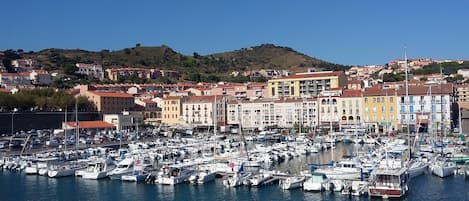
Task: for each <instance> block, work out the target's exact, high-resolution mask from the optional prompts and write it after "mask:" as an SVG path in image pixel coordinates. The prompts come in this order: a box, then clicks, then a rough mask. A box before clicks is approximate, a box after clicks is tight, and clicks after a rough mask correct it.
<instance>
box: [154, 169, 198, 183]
mask: <svg viewBox="0 0 469 201" xmlns="http://www.w3.org/2000/svg"><path fill="white" fill-rule="evenodd" d="M193 173H194V170H193V169H192V168H190V167H189V166H187V165H180V164H176V165H170V166H166V167H163V168H162V170H161V172H159V173H158V177H157V178H156V179H157V181H156V182H157V183H160V184H165V185H175V184H179V183H182V182H184V181H186V180H187V179H188V178H189V177H190V176H191V175H192V174H193Z"/></svg>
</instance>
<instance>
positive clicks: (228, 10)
mask: <svg viewBox="0 0 469 201" xmlns="http://www.w3.org/2000/svg"><path fill="white" fill-rule="evenodd" d="M1 4H2V6H1V7H2V9H0V18H1V23H0V25H1V27H2V28H1V29H0V50H6V49H23V50H25V51H30V50H32V51H38V50H41V49H45V48H65V49H77V48H78V49H85V50H93V51H100V50H103V49H108V50H119V49H123V48H126V47H133V46H135V44H137V43H140V44H141V45H142V46H160V45H167V46H169V47H171V48H173V49H174V50H175V51H177V52H180V53H183V54H186V55H192V53H194V52H197V53H199V54H202V55H207V54H212V53H218V52H226V51H232V50H237V49H240V48H245V47H251V46H257V45H260V44H264V43H271V44H275V45H279V46H288V47H291V48H293V49H295V50H297V51H299V52H301V53H304V54H306V55H309V56H312V57H315V58H319V59H322V60H326V61H330V62H334V63H339V64H346V65H371V64H385V63H386V62H388V61H391V60H394V59H398V58H403V57H404V47H406V49H407V55H408V57H409V58H417V57H425V58H434V59H469V11H468V8H469V1H465V0H451V1H436V0H435V1H433V0H393V1H379V0H378V1H377V0H368V1H367V0H356V1H349V0H342V1H339V0H304V1H303V0H291V1H285V0H232V1H229V0H186V1H182V0H167V1H163V0H148V1H144V0H132V1H129V0H79V1H73V0H41V1H38V0H15V1H3V2H2V3H1Z"/></svg>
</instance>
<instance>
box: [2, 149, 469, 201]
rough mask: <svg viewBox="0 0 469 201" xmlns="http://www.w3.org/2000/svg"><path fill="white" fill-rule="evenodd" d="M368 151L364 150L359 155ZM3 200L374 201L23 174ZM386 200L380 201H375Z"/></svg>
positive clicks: (450, 188) (452, 187)
mask: <svg viewBox="0 0 469 201" xmlns="http://www.w3.org/2000/svg"><path fill="white" fill-rule="evenodd" d="M367 149H368V147H366V146H359V147H358V150H359V151H367ZM355 151H356V149H355V148H354V147H353V145H338V146H337V148H336V149H334V157H335V159H336V160H337V159H338V158H341V157H342V156H343V155H353V154H354V152H355ZM330 159H331V153H330V151H325V152H324V153H321V154H312V155H309V156H306V157H304V156H303V157H299V158H296V159H293V160H290V161H288V162H287V163H283V164H280V165H279V166H278V169H282V170H289V171H290V172H297V171H299V170H306V169H308V168H309V164H311V163H327V162H330ZM468 189H469V180H467V179H464V177H462V176H451V177H448V178H445V179H441V178H438V177H436V176H432V175H430V174H429V173H427V175H424V176H420V177H417V178H416V179H413V180H412V181H411V182H410V192H409V194H408V196H407V197H405V198H404V199H402V200H409V201H433V200H435V201H436V200H445V201H446V200H449V201H464V200H468V201H469V191H468ZM0 196H1V197H0V200H1V201H10V200H11V201H16V200H34V201H36V200H40V201H42V200H44V201H49V200H87V201H88V200H90V201H101V200H113V201H114V200H115V201H121V200H122V201H124V200H125V201H126V200H181V201H186V200H210V201H212V200H213V201H215V200H226V201H237V200H272V201H280V200H282V201H283V200H331V201H332V200H356V201H359V200H360V201H361V200H370V199H369V198H368V197H361V198H357V197H352V198H349V197H348V196H343V195H340V194H337V193H329V192H324V193H315V192H304V191H303V190H301V189H295V190H290V191H288V190H285V191H284V190H281V189H280V188H279V187H278V186H277V185H275V184H273V185H268V186H263V187H259V188H250V187H246V186H242V187H239V188H226V187H224V186H223V185H222V182H221V180H220V179H217V180H216V181H215V182H211V183H207V184H204V185H193V184H180V185H176V186H161V185H150V184H136V183H126V182H121V181H116V180H106V179H105V180H99V181H96V180H84V179H81V178H74V177H69V178H59V179H50V178H47V177H43V176H31V175H23V174H20V173H9V172H7V171H4V172H3V173H2V172H0ZM371 200H380V199H371Z"/></svg>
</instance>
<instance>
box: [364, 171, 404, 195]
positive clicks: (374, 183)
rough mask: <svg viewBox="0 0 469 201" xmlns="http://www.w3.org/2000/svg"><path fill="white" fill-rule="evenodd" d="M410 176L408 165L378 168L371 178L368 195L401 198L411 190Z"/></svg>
mask: <svg viewBox="0 0 469 201" xmlns="http://www.w3.org/2000/svg"><path fill="white" fill-rule="evenodd" d="M409 180H410V176H409V174H408V169H407V168H406V167H402V168H382V167H380V168H377V169H375V170H373V172H372V173H371V176H370V179H369V181H370V182H369V185H368V195H369V196H371V197H381V198H384V199H387V198H400V197H403V196H405V195H406V194H407V192H408V191H409V187H408V182H409Z"/></svg>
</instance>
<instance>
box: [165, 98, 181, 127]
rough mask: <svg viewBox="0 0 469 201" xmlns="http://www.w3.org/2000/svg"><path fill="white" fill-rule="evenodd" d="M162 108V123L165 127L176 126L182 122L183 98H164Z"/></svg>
mask: <svg viewBox="0 0 469 201" xmlns="http://www.w3.org/2000/svg"><path fill="white" fill-rule="evenodd" d="M162 103H163V104H162V107H161V122H162V123H163V124H165V125H169V126H172V125H175V124H178V123H181V122H182V117H181V115H182V109H181V108H182V97H180V96H168V97H165V98H163V101H162Z"/></svg>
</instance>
